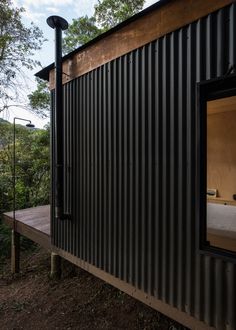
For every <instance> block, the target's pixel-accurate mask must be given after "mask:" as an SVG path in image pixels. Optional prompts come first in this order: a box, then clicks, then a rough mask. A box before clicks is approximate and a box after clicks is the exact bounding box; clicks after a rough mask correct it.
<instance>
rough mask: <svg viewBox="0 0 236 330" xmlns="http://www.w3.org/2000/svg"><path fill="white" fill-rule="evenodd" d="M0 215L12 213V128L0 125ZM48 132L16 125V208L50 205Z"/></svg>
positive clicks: (6, 124)
mask: <svg viewBox="0 0 236 330" xmlns="http://www.w3.org/2000/svg"><path fill="white" fill-rule="evenodd" d="M0 132H1V135H0V213H2V212H5V211H10V210H12V203H13V125H12V124H10V123H8V122H4V121H1V122H0ZM49 135H50V132H49V128H47V129H45V130H38V129H36V130H29V129H27V128H26V127H24V126H21V125H16V163H15V164H16V197H17V198H16V201H17V203H16V208H17V209H21V208H26V207H32V206H37V205H42V204H47V203H49V191H50V178H49V169H50V161H49V157H50V156H49V155H50V153H49V140H50V139H49Z"/></svg>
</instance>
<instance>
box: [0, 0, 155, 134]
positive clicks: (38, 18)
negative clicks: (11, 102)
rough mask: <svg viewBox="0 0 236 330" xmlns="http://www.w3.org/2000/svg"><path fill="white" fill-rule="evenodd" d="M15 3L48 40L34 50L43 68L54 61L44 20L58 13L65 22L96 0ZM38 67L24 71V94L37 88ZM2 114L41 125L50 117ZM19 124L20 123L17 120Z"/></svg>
mask: <svg viewBox="0 0 236 330" xmlns="http://www.w3.org/2000/svg"><path fill="white" fill-rule="evenodd" d="M12 2H13V4H14V6H16V7H24V8H25V12H24V13H23V15H22V19H23V23H24V25H26V26H29V25H30V23H31V22H33V23H34V24H35V25H37V26H38V27H39V28H40V29H41V30H42V31H43V34H44V38H45V39H47V41H46V42H44V44H43V47H42V49H41V50H39V51H37V53H36V54H35V56H34V59H35V60H37V61H40V62H41V65H42V66H43V67H45V66H47V65H49V64H51V63H52V62H54V31H53V30H52V29H51V28H50V27H49V26H48V25H47V23H46V19H47V17H48V16H51V15H58V16H62V17H63V18H65V19H66V20H67V21H68V23H69V24H70V23H71V22H72V19H73V18H78V17H80V16H84V15H88V16H91V15H93V10H94V5H95V4H96V3H97V0H12ZM155 2H157V0H146V2H145V6H144V8H146V7H148V6H150V5H152V4H153V3H155ZM39 70H40V67H38V68H36V69H35V70H34V71H27V72H26V75H27V80H26V81H24V84H25V90H26V95H27V94H30V92H31V91H33V90H34V89H35V87H36V83H35V78H34V74H35V73H36V72H37V71H39ZM1 117H2V118H4V119H6V120H9V121H10V122H12V121H13V118H14V117H21V118H24V119H29V120H31V121H32V122H33V123H34V124H35V126H36V127H38V128H43V126H44V125H46V124H47V123H48V121H49V119H44V120H42V119H40V118H39V117H37V116H35V115H34V114H32V113H31V112H28V111H26V110H23V109H19V108H11V111H9V112H7V113H6V112H5V113H3V114H2V113H1ZM19 123H20V122H19Z"/></svg>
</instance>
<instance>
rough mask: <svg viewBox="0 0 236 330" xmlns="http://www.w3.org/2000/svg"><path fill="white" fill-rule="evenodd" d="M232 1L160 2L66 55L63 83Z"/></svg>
mask: <svg viewBox="0 0 236 330" xmlns="http://www.w3.org/2000/svg"><path fill="white" fill-rule="evenodd" d="M235 1H236V0H173V1H170V2H168V3H166V4H163V6H160V7H158V8H157V9H154V10H153V11H151V12H149V13H147V14H146V15H144V16H141V17H140V18H137V20H134V21H132V22H130V23H129V24H127V25H125V26H123V27H121V28H120V29H119V30H116V31H114V32H113V33H111V34H110V35H107V36H104V38H102V39H100V40H98V41H97V42H95V43H94V44H91V45H88V47H85V48H84V49H82V50H81V51H79V50H78V53H76V54H74V55H72V57H71V58H68V59H66V60H65V61H64V62H63V72H64V73H65V74H63V84H65V83H67V82H68V81H70V80H73V79H75V78H77V77H79V76H81V75H83V74H85V73H87V72H89V71H91V70H93V69H96V68H97V67H99V66H101V65H103V64H105V63H107V62H110V61H112V60H114V59H115V58H117V57H120V56H122V55H125V54H127V53H129V52H130V51H132V50H134V49H137V48H139V47H141V46H144V45H145V44H147V43H149V42H151V41H153V40H156V39H158V38H160V37H162V36H164V35H166V34H167V33H170V32H172V31H175V30H177V29H179V28H181V27H183V26H185V25H187V24H190V23H192V22H194V21H196V20H198V19H199V18H201V17H204V16H206V15H208V14H210V13H212V12H214V11H216V10H218V9H220V8H223V7H225V6H227V5H229V4H231V3H233V2H235ZM54 86H55V73H54V70H51V71H50V74H49V87H50V89H54Z"/></svg>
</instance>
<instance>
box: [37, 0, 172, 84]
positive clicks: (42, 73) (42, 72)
mask: <svg viewBox="0 0 236 330" xmlns="http://www.w3.org/2000/svg"><path fill="white" fill-rule="evenodd" d="M170 1H171V0H160V1H158V2H156V3H154V4H153V5H151V6H149V7H147V8H146V9H144V10H142V11H140V12H139V13H137V14H135V15H133V16H131V17H130V18H128V19H127V20H125V21H123V22H121V23H120V24H118V25H116V26H114V27H113V28H111V29H110V30H108V31H106V32H104V33H102V34H100V35H99V36H97V37H96V38H94V39H92V40H90V41H89V42H87V43H86V44H84V45H82V46H80V47H78V48H76V49H75V50H73V51H72V52H70V53H68V54H66V55H65V56H63V58H62V61H65V60H67V59H68V58H70V57H72V56H73V55H75V54H76V53H78V52H79V51H81V50H83V49H85V48H87V47H89V46H91V45H93V44H95V43H96V42H97V41H99V40H101V39H103V38H105V37H107V36H108V35H110V34H112V33H114V32H116V31H118V30H120V29H122V28H123V27H124V26H126V25H128V24H130V23H131V22H133V21H135V20H137V19H139V18H140V17H142V16H145V15H147V14H148V13H150V12H151V11H153V10H155V9H158V8H160V7H162V6H164V5H165V4H167V3H168V2H170ZM54 67H55V66H54V62H53V63H51V64H50V65H48V66H46V67H45V68H43V69H42V70H40V71H39V72H37V73H36V74H35V76H36V77H39V78H41V79H44V80H47V81H49V72H50V71H51V70H53V69H54Z"/></svg>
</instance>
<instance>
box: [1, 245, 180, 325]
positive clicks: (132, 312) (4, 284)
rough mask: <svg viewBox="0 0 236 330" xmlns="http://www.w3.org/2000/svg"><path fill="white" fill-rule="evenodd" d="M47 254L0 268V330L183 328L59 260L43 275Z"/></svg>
mask: <svg viewBox="0 0 236 330" xmlns="http://www.w3.org/2000/svg"><path fill="white" fill-rule="evenodd" d="M49 270H50V256H49V254H48V253H46V252H44V251H43V250H42V249H37V250H36V251H35V252H31V253H30V254H29V253H24V254H23V256H22V260H21V273H20V274H17V275H14V276H13V275H11V274H10V260H7V263H6V265H4V266H3V268H2V269H0V329H1V330H5V329H7V330H9V329H12V330H13V329H14V330H15V329H24V330H28V329H30V330H31V329H33V330H40V329H44V330H51V329H52V330H55V329H63V330H64V329H65V330H66V329H67V330H69V329H90V330H92V329H132V330H133V329H162V330H165V329H169V330H176V329H178V330H179V329H186V328H184V327H182V326H180V325H178V324H176V323H175V322H173V321H172V320H170V319H168V318H166V317H165V316H163V315H161V314H159V313H157V312H156V311H154V310H152V309H151V308H149V307H147V306H145V305H143V304H142V303H140V302H138V301H136V300H135V299H133V298H131V297H129V296H128V295H126V294H124V293H122V292H121V291H119V290H117V289H115V288H113V287H112V286H110V285H108V284H106V283H104V282H103V281H101V280H99V279H97V278H95V277H94V276H92V275H90V274H88V273H87V272H85V271H83V270H80V269H78V268H75V267H73V266H71V265H70V264H68V263H66V262H65V263H64V265H63V276H62V279H60V280H52V279H50V277H49Z"/></svg>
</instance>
